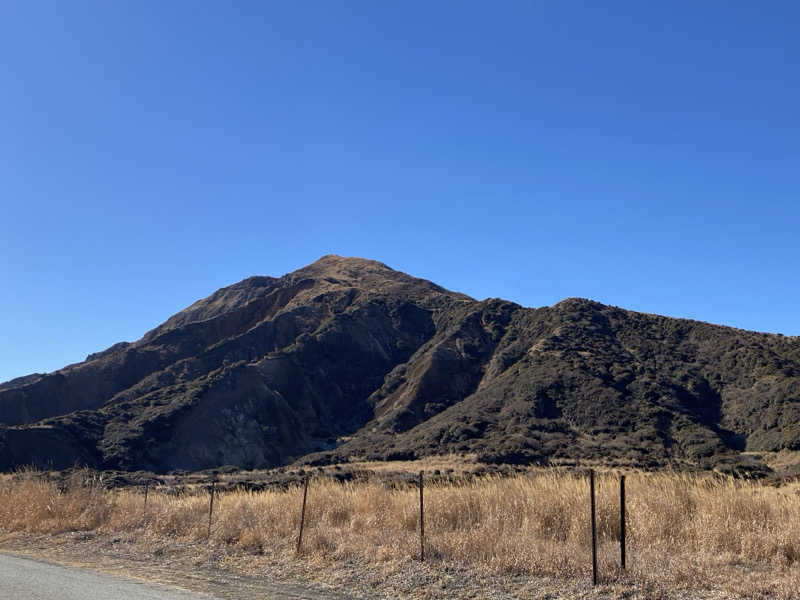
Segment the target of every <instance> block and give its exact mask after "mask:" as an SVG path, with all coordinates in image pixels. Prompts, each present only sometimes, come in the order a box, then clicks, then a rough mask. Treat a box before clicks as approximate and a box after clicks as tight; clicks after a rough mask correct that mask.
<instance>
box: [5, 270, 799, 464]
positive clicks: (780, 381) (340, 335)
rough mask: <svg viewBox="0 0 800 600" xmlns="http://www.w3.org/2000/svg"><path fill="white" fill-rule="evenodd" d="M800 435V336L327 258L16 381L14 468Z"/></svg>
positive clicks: (676, 455)
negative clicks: (459, 289) (550, 298)
mask: <svg viewBox="0 0 800 600" xmlns="http://www.w3.org/2000/svg"><path fill="white" fill-rule="evenodd" d="M781 449H787V450H800V339H798V338H789V337H784V336H781V335H770V334H763V333H755V332H748V331H742V330H738V329H733V328H729V327H722V326H717V325H710V324H707V323H701V322H696V321H689V320H684V319H673V318H667V317H661V316H657V315H648V314H642V313H636V312H631V311H627V310H622V309H620V308H616V307H611V306H604V305H602V304H599V303H597V302H592V301H590V300H584V299H578V298H571V299H567V300H564V301H563V302H560V303H558V304H556V305H555V306H552V307H543V308H538V309H532V308H524V307H521V306H519V305H517V304H514V303H512V302H508V301H505V300H499V299H487V300H483V301H477V300H474V299H472V298H470V297H468V296H465V295H463V294H459V293H456V292H451V291H448V290H446V289H444V288H441V287H439V286H438V285H435V284H434V283H431V282H430V281H426V280H422V279H417V278H414V277H411V276H409V275H406V274H404V273H401V272H398V271H395V270H392V269H390V268H389V267H387V266H386V265H384V264H382V263H379V262H375V261H370V260H364V259H358V258H343V257H339V256H325V257H322V258H321V259H319V260H318V261H317V262H315V263H313V264H311V265H309V266H307V267H304V268H302V269H299V270H297V271H295V272H293V273H289V274H287V275H284V276H282V277H279V278H273V277H251V278H248V279H245V280H244V281H241V282H239V283H236V284H234V285H232V286H229V287H226V288H223V289H221V290H218V291H217V292H215V293H214V294H212V295H211V296H209V297H207V298H204V299H202V300H199V301H197V302H195V303H194V304H192V305H191V306H189V307H188V308H186V309H185V310H183V311H181V312H179V313H178V314H176V315H174V316H172V317H171V318H169V319H168V320H167V321H166V322H164V323H162V324H161V325H159V326H158V327H156V328H155V329H153V330H152V331H150V332H148V333H146V334H145V335H144V336H143V337H142V338H141V339H140V340H138V341H136V342H133V343H126V342H122V343H119V344H115V345H114V346H112V347H111V348H108V349H107V350H104V351H101V352H97V353H95V354H91V355H89V356H88V357H87V359H86V361H84V362H82V363H78V364H74V365H70V366H67V367H65V368H63V369H61V370H59V371H56V372H53V373H49V374H35V375H30V376H27V377H22V378H18V379H15V380H13V381H10V382H7V383H5V384H2V385H0V468H3V469H9V468H13V467H16V466H19V465H23V464H34V465H37V466H41V467H52V468H65V467H68V466H72V465H73V464H76V463H77V464H86V465H89V466H93V467H98V468H110V469H125V470H138V469H147V470H152V471H155V472H166V471H169V470H174V469H184V470H198V469H205V468H210V467H216V466H221V465H235V466H238V467H242V468H266V467H273V466H278V465H282V464H286V463H289V462H291V461H294V460H297V459H299V458H302V459H303V460H305V461H306V462H309V463H312V464H313V463H324V462H335V461H342V462H344V461H347V460H351V459H353V458H356V457H357V458H366V459H394V458H413V457H421V456H425V455H431V454H448V453H461V454H474V455H476V457H477V459H478V460H481V461H484V462H492V463H509V462H510V463H530V462H547V461H555V460H562V461H567V460H583V459H594V460H602V461H605V462H609V463H614V464H635V465H659V464H666V463H667V462H669V463H672V464H679V465H693V466H700V467H711V466H716V465H719V464H722V463H726V464H730V463H737V461H738V462H739V463H743V464H746V465H748V466H749V467H750V468H753V469H756V470H758V469H764V468H765V467H764V465H763V464H760V463H758V459H757V457H756V458H753V455H752V454H742V453H743V452H765V451H778V450H781Z"/></svg>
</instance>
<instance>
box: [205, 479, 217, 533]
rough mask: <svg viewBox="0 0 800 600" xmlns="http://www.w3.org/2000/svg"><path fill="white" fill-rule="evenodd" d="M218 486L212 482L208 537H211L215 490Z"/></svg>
mask: <svg viewBox="0 0 800 600" xmlns="http://www.w3.org/2000/svg"><path fill="white" fill-rule="evenodd" d="M216 485H217V482H216V481H212V482H211V500H210V502H209V503H208V535H207V536H206V537H208V538H210V537H211V515H212V514H213V513H214V489H215V487H216Z"/></svg>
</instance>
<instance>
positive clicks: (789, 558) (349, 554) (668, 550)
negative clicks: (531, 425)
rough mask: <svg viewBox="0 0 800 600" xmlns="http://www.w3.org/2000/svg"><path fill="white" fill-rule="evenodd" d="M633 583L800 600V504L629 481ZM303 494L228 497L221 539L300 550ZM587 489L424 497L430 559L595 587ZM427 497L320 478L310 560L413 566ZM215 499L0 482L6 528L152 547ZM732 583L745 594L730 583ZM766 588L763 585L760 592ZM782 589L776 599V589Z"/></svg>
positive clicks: (744, 485)
mask: <svg viewBox="0 0 800 600" xmlns="http://www.w3.org/2000/svg"><path fill="white" fill-rule="evenodd" d="M627 482H628V485H627V497H628V503H627V513H628V520H627V531H628V541H629V543H628V565H629V571H628V574H627V575H626V577H639V578H644V579H647V580H648V581H659V582H663V583H667V584H670V585H679V586H698V585H699V586H701V587H702V586H705V587H714V586H719V585H721V584H723V583H725V584H727V585H736V584H735V582H736V578H737V577H741V578H743V579H742V581H744V580H747V581H749V583H748V585H751V586H752V585H756V586H761V588H759V589H762V591H763V590H766V591H770V590H772V591H774V592H775V593H776V594H777V595H778V596H782V597H793V595H792V594H793V593H794V592H793V591H791V590H792V588H793V586H795V585H796V583H797V582H800V496H798V494H797V493H794V492H793V491H792V490H790V489H789V488H775V487H770V486H766V485H762V484H759V483H757V482H742V481H736V480H733V479H725V478H716V477H715V478H712V477H700V476H690V475H681V474H665V473H662V474H647V473H634V474H629V475H628V477H627ZM618 485H619V484H618V478H617V476H616V475H613V474H606V475H601V476H599V477H598V485H597V493H598V497H597V507H598V513H597V519H598V520H597V523H598V539H599V548H600V568H601V573H602V574H603V577H604V578H605V579H606V580H608V579H614V578H618V577H621V574H620V573H619V571H618V556H619V545H618V542H619V536H620V526H619V498H618V490H619V487H618ZM301 494H302V490H300V489H298V488H292V489H290V490H288V491H265V492H256V493H254V492H243V491H237V492H229V493H224V494H222V495H220V496H219V497H218V498H217V500H216V501H215V513H214V519H213V523H212V528H211V537H212V540H213V541H215V542H217V543H223V544H227V545H230V546H231V547H236V548H239V549H241V550H242V551H245V552H255V553H263V554H271V553H291V552H293V551H294V544H295V541H296V536H297V530H298V524H299V518H300V514H299V513H300V505H301ZM588 494H589V492H588V484H587V481H586V478H585V477H583V476H579V475H570V474H565V473H563V472H555V471H547V470H543V471H540V472H534V473H532V474H529V475H525V476H518V477H514V478H495V477H487V478H483V479H478V480H473V481H469V482H464V483H461V484H455V485H454V484H434V485H428V486H426V488H425V524H426V555H427V557H428V559H429V560H433V561H441V562H444V563H450V564H454V565H458V566H465V567H477V568H487V569H491V570H495V571H501V572H508V573H521V574H526V573H528V574H535V575H550V576H566V577H571V576H578V575H581V576H585V575H587V574H588V571H589V569H590V564H591V563H590V559H589V543H590V541H589V520H588V519H589V515H588V506H589V495H588ZM418 510H419V492H418V490H417V489H416V488H414V487H406V488H397V489H394V488H391V487H388V486H386V485H384V484H381V483H370V482H362V483H345V484H340V483H336V482H334V481H331V480H323V479H319V480H314V479H312V481H311V483H310V486H309V492H308V505H307V512H306V518H305V525H306V529H305V533H304V541H303V554H304V556H305V557H306V558H311V559H317V560H326V561H336V560H341V559H348V558H356V559H359V560H369V561H399V562H402V561H408V560H413V559H414V557H416V556H417V554H418V551H419V550H418V549H419V537H418V535H419V534H418V523H419V521H418V518H419V515H418ZM207 519H208V496H207V495H204V494H200V495H192V496H182V497H181V496H174V495H171V494H167V493H163V492H159V491H157V490H156V491H153V490H151V492H150V494H149V498H148V502H147V507H146V508H145V507H144V503H143V497H142V495H141V493H140V491H139V490H122V491H107V490H105V489H103V488H102V486H101V485H99V482H98V481H97V480H95V479H92V478H91V477H86V476H84V477H81V476H80V475H76V476H75V477H74V479H73V480H72V481H70V483H69V485H68V486H66V489H63V490H59V489H58V488H57V487H56V486H55V485H54V484H53V483H47V482H45V481H44V480H43V479H42V478H41V477H40V476H38V474H36V473H25V474H21V475H17V476H15V477H13V478H8V479H6V480H5V481H4V482H3V483H2V484H1V485H0V528H2V529H4V530H6V531H32V532H54V533H56V532H64V531H76V530H96V531H100V532H131V533H133V534H136V535H139V536H141V537H142V538H150V539H154V538H165V537H166V538H176V539H179V538H189V539H197V540H202V539H205V537H206V535H207V526H208V520H207ZM731 582H733V583H731ZM754 582H755V583H754ZM770 586H772V588H770Z"/></svg>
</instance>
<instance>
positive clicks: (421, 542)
mask: <svg viewBox="0 0 800 600" xmlns="http://www.w3.org/2000/svg"><path fill="white" fill-rule="evenodd" d="M424 473H425V471H420V472H419V560H420V562H424V561H425V501H424V499H423V491H422V490H423V475H424Z"/></svg>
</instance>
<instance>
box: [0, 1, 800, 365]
mask: <svg viewBox="0 0 800 600" xmlns="http://www.w3.org/2000/svg"><path fill="white" fill-rule="evenodd" d="M798 31H800V3H798V2H795V1H790V2H780V1H769V2H752V1H749V0H748V1H746V2H736V1H713V0H708V1H705V0H704V1H702V2H698V1H696V0H691V1H687V2H680V1H677V0H669V1H663V2H641V1H638V0H637V1H631V2H617V1H608V2H596V1H594V0H591V1H586V2H573V1H569V0H558V1H555V0H553V1H544V0H542V1H531V2H521V1H512V0H509V1H505V2H503V1H501V2H490V1H484V2H451V1H425V2H415V1H410V0H402V1H398V2H374V1H372V0H369V1H364V2H356V1H350V0H342V1H337V2H329V1H327V0H325V1H303V2H296V1H294V0H287V1H281V2H278V1H266V0H259V1H257V2H244V1H236V2H217V1H214V2H202V1H198V0H192V1H190V2H189V1H187V2H179V1H174V0H172V1H169V2H161V1H154V0H136V1H121V0H120V1H113V2H109V1H106V0H98V1H82V0H74V1H70V2H63V1H61V0H57V1H52V2H48V1H42V0H37V1H34V2H28V1H24V0H0V381H3V380H6V379H10V378H12V377H16V376H19V375H23V374H26V373H30V372H35V371H38V372H42V371H51V370H55V369H57V368H60V367H62V366H64V365H66V364H67V363H70V362H77V361H80V360H83V359H84V358H85V356H86V354H88V353H89V352H94V351H97V350H100V349H103V348H105V347H107V346H109V345H111V344H113V343H114V342H117V341H120V340H128V341H132V340H135V339H138V338H139V337H140V336H141V335H142V334H143V333H144V332H145V331H146V330H148V329H150V328H152V327H154V326H155V325H157V324H158V323H160V322H161V321H163V320H164V319H166V318H167V317H168V316H169V315H171V314H173V313H174V312H177V311H178V310H180V309H182V308H183V307H185V306H187V305H188V304H190V303H191V302H193V301H194V300H196V299H198V298H200V297H203V296H206V295H208V294H210V293H211V292H213V291H214V290H215V289H217V288H219V287H222V286H224V285H228V284H231V283H233V282H235V281H238V280H240V279H242V278H244V277H247V276H249V275H254V274H264V275H276V276H277V275H281V274H283V273H286V272H289V271H292V270H294V269H296V268H299V267H301V266H303V265H305V264H308V263H310V262H312V261H314V260H315V259H317V258H318V257H319V256H321V255H323V254H327V253H335V254H341V255H345V256H362V257H367V258H374V259H377V260H380V261H383V262H385V263H387V264H388V265H389V266H391V267H394V268H397V269H400V270H403V271H406V272H409V273H411V274H413V275H417V276H421V277H425V278H428V279H432V280H434V281H436V282H437V283H440V284H441V285H444V286H445V287H448V288H451V289H455V290H458V291H462V292H464V293H467V294H470V295H471V296H473V297H476V298H485V297H488V296H495V297H503V298H507V299H510V300H514V301H516V302H519V303H520V304H523V305H526V306H541V305H548V304H553V303H555V302H558V301H559V300H561V299H563V298H565V297H570V296H582V297H588V298H593V299H596V300H598V301H601V302H604V303H608V304H614V305H617V306H621V307H624V308H630V309H633V310H639V311H645V312H653V313H660V314H666V315H672V316H680V317H689V318H694V319H700V320H705V321H711V322H716V323H722V324H727V325H732V326H736V327H741V328H746V329H756V330H760V331H769V332H781V333H784V334H787V335H797V334H800V314H799V313H798V298H800V277H798V275H799V274H800V273H799V272H798V258H800V252H798V249H799V248H800V245H799V244H798V231H800V35H798Z"/></svg>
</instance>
